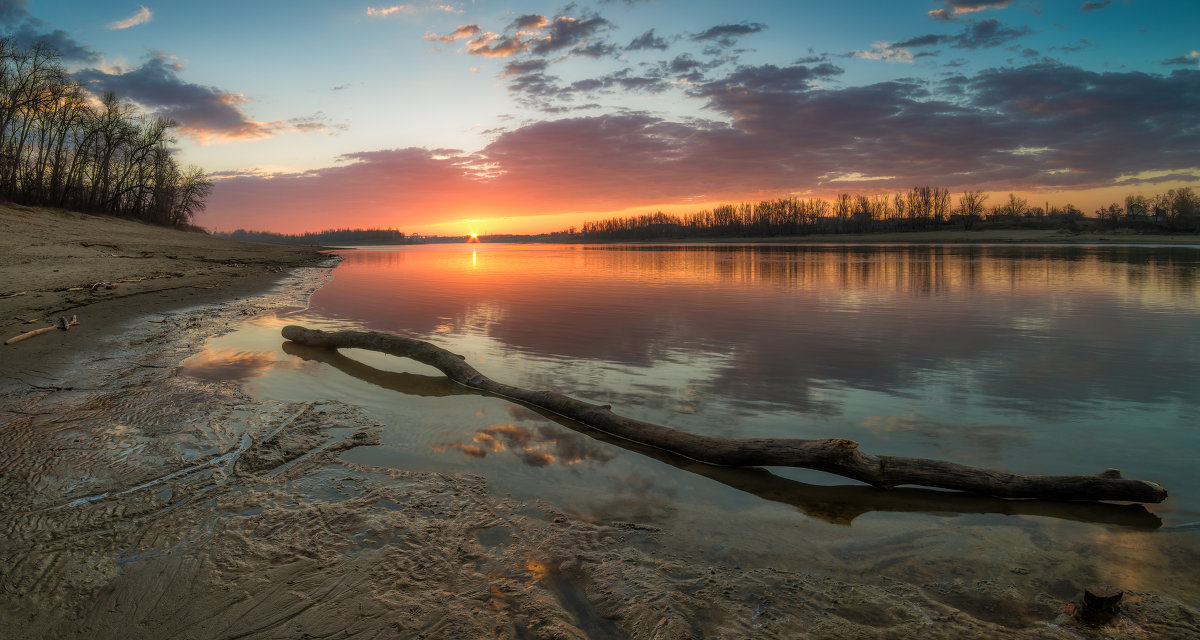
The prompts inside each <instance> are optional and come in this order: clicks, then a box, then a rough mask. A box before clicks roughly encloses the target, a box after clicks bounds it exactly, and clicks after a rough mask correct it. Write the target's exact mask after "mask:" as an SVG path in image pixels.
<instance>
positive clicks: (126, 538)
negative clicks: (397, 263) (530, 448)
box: [0, 258, 1200, 638]
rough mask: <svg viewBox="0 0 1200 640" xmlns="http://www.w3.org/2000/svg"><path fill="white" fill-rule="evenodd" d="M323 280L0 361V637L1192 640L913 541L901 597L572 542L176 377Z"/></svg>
mask: <svg viewBox="0 0 1200 640" xmlns="http://www.w3.org/2000/svg"><path fill="white" fill-rule="evenodd" d="M166 259H168V260H169V259H170V258H166ZM272 266H278V265H277V264H276V265H272ZM232 268H234V269H244V268H245V267H232ZM281 268H282V267H281ZM267 273H274V272H270V271H269V270H268V271H267ZM330 273H331V267H330V266H329V265H326V266H309V267H295V266H294V265H293V266H292V268H290V270H289V271H288V272H287V273H283V272H279V273H274V277H275V279H277V280H278V284H277V286H276V287H275V288H274V289H272V290H270V291H268V292H267V293H255V294H251V293H250V291H252V290H253V287H250V288H248V289H246V290H244V291H242V292H241V293H235V290H234V289H233V288H227V289H222V290H220V291H217V290H207V289H204V290H201V291H206V292H208V291H211V292H213V297H212V298H211V299H208V300H207V301H206V303H205V304H199V305H193V306H189V307H187V308H179V306H180V300H179V299H178V298H176V299H175V300H174V302H173V303H172V304H173V305H174V306H173V308H167V307H163V308H159V309H145V310H143V312H141V313H138V314H129V313H126V314H125V317H124V318H122V319H121V321H120V322H119V323H114V324H112V325H109V326H110V327H111V329H110V330H108V332H107V333H103V334H101V335H98V334H99V332H98V334H90V333H85V332H83V331H77V330H75V329H73V330H72V332H71V333H68V334H63V335H62V336H56V338H57V339H60V340H64V339H65V340H79V341H80V342H79V343H55V342H53V341H48V342H46V343H44V344H45V346H44V347H43V348H45V349H47V351H45V352H43V353H59V354H60V355H59V356H58V357H57V358H48V357H47V356H45V355H43V356H40V358H39V359H34V360H29V361H27V362H26V363H25V364H23V365H19V366H22V367H24V368H20V369H18V368H17V366H18V365H14V363H16V362H17V360H15V359H10V357H9V353H10V352H11V350H9V351H5V352H4V354H5V364H4V373H5V378H4V380H3V383H2V384H0V627H2V628H4V629H5V637H11V638H73V637H78V638H128V637H144V638H168V637H188V638H231V637H249V638H291V637H302V636H304V635H310V636H318V637H333V638H350V637H402V638H407V637H412V638H416V637H429V638H442V637H445V638H450V637H492V638H626V637H631V638H720V637H728V638H733V637H756V638H804V637H811V638H904V637H929V638H1047V637H1049V638H1059V637H1061V638H1080V637H1082V638H1099V637H1115V638H1143V637H1162V638H1188V637H1195V636H1196V635H1198V634H1200V612H1198V611H1197V610H1196V608H1195V606H1194V604H1186V603H1180V602H1178V601H1176V600H1173V599H1171V598H1169V597H1164V596H1160V595H1158V594H1155V593H1151V592H1138V591H1134V590H1131V592H1130V593H1129V595H1128V596H1127V599H1126V603H1125V605H1124V608H1123V610H1122V613H1121V615H1120V616H1119V617H1117V618H1115V619H1114V620H1112V621H1110V622H1109V623H1108V624H1106V625H1101V626H1096V627H1090V626H1087V625H1084V624H1082V623H1081V622H1079V621H1077V620H1076V619H1075V618H1074V617H1073V616H1072V613H1071V610H1070V607H1069V606H1068V605H1070V604H1071V598H1072V597H1073V596H1072V595H1071V594H1072V593H1074V589H1075V587H1074V586H1071V585H1066V586H1055V585H1052V584H1046V585H1042V584H1041V583H1039V582H1037V581H1036V580H1032V581H1031V580H1029V579H1028V578H1036V574H1037V572H1038V571H1037V569H1034V574H1035V575H1033V576H1028V577H1027V576H1026V575H1025V574H1022V573H1021V572H1020V571H1017V570H1016V569H1012V570H1010V569H1009V568H1001V569H999V570H998V571H992V572H991V573H988V572H987V571H985V570H984V569H971V568H965V567H964V568H963V569H962V570H961V571H960V572H959V577H958V578H955V579H946V578H944V577H939V576H944V575H947V574H952V573H953V571H951V570H948V569H947V568H946V567H934V566H925V563H924V561H922V560H921V558H920V555H921V554H920V552H919V547H920V546H921V545H922V544H926V543H928V541H898V542H897V543H896V545H897V549H898V551H897V556H896V558H895V562H896V563H898V565H897V566H899V567H914V568H917V567H923V566H925V569H924V571H925V572H927V575H922V574H921V572H920V570H918V571H916V572H911V571H910V572H909V573H912V574H913V575H911V577H909V578H907V579H904V580H899V579H896V578H895V577H894V575H895V573H896V572H895V571H892V570H890V569H889V568H887V567H884V566H881V567H879V570H878V572H872V573H861V574H854V573H839V572H838V571H836V570H834V569H832V568H831V567H836V566H837V563H836V562H829V561H828V560H823V559H822V558H821V557H820V552H819V551H814V550H809V549H803V548H800V549H787V550H782V549H781V550H779V554H780V558H779V559H778V560H774V559H772V558H765V557H764V558H750V557H746V558H743V561H738V560H737V558H738V556H737V554H723V555H720V556H713V555H709V554H707V553H705V552H704V551H703V549H702V548H700V547H697V546H696V545H695V544H693V543H694V542H695V539H696V537H697V536H698V535H699V536H702V535H703V532H702V531H701V532H695V531H683V530H676V529H674V528H672V527H671V526H669V525H662V526H660V525H658V524H656V523H654V522H652V521H648V522H622V521H608V520H605V521H598V520H595V519H591V520H588V519H583V518H580V517H578V516H577V515H575V514H571V513H568V512H566V511H564V510H563V509H561V508H559V507H557V506H555V505H552V504H548V503H545V502H542V501H537V500H534V501H517V500H512V499H509V498H503V497H500V496H496V495H493V494H492V493H491V492H489V489H488V486H487V483H486V482H485V481H484V480H483V479H482V478H480V477H478V476H473V475H469V474H446V473H436V472H420V473H417V472H411V471H406V470H404V469H396V468H389V467H381V466H370V465H361V464H352V463H349V462H345V461H344V460H342V459H341V458H340V457H339V455H340V454H341V453H342V452H344V451H346V450H348V449H351V448H355V447H360V446H370V445H371V444H373V443H374V442H376V441H377V438H378V434H379V430H380V428H381V426H380V425H379V424H377V423H374V422H373V421H372V419H370V418H369V417H367V416H366V415H365V414H364V413H363V412H362V411H361V410H360V409H358V408H356V407H353V406H349V405H345V404H342V403H339V402H336V401H331V400H323V399H314V400H312V401H307V402H264V401H259V400H256V399H254V398H252V397H249V396H248V395H247V394H246V393H245V391H244V390H243V389H242V388H241V386H240V385H239V384H237V383H236V382H230V381H216V382H214V381H204V380H199V379H196V378H192V377H187V376H181V375H178V370H179V365H180V363H181V362H183V361H184V360H185V359H186V358H188V357H190V356H192V355H194V354H195V353H196V352H197V351H199V350H200V349H201V348H202V346H203V344H204V343H205V341H207V340H209V339H211V338H212V337H214V336H216V335H219V334H221V333H223V332H225V331H228V330H230V328H231V327H235V326H237V325H238V323H239V322H241V321H243V320H244V319H246V318H259V319H264V318H265V319H271V318H273V317H277V318H278V320H279V324H280V326H282V324H285V323H286V316H287V315H288V314H290V313H293V312H295V311H296V310H299V309H302V308H303V307H304V306H305V304H306V300H307V298H308V296H309V295H311V293H312V292H313V291H315V290H316V288H318V287H319V286H320V285H321V284H322V283H323V282H324V281H325V279H326V278H328V277H329V276H330ZM206 275H207V274H206ZM281 275H282V276H285V277H283V278H281V279H280V276H281ZM214 277H216V278H217V279H220V278H223V277H226V276H224V275H220V274H216V275H215V276H214ZM235 277H236V276H235ZM247 282H249V281H247ZM263 288H265V287H263ZM261 290H262V289H261V288H260V291H261ZM68 293H78V292H68ZM140 297H141V298H143V299H149V294H147V295H143V296H140ZM187 297H188V298H191V297H192V296H187ZM197 302H200V301H197ZM81 308H82V307H81ZM126 311H127V310H126ZM117 315H120V314H117ZM88 317H91V313H89V314H88ZM81 320H83V318H82V317H81ZM89 326H90V325H89ZM82 328H83V327H80V329H82ZM42 338H46V336H43V337H41V338H37V339H36V340H41V339H42ZM14 346H19V345H14ZM63 347H70V348H68V349H67V350H66V351H65V352H64V351H55V349H61V348H63ZM75 347H79V348H75ZM304 366H321V365H320V363H311V364H306V365H304ZM749 533H750V532H748V534H749ZM1005 535H1010V536H1014V537H1019V536H1023V535H1024V533H1023V531H1022V530H1021V529H1020V528H1019V527H1009V530H1008V532H1006V533H1005ZM1011 555H1012V556H1013V558H1012V560H1011V561H1010V564H1014V565H1015V564H1016V563H1018V562H1019V563H1020V566H1021V567H1026V566H1031V564H1030V563H1033V562H1042V561H1045V562H1053V561H1054V560H1053V558H1047V559H1044V560H1042V559H1038V558H1037V557H1036V554H1033V555H1031V554H1028V553H1024V552H1021V553H1017V552H1014V553H1012V554H1011ZM783 556H787V559H786V560H784V559H783ZM809 556H811V558H809ZM805 558H809V560H805ZM1002 562H1004V561H997V564H1000V563H1002ZM805 565H807V568H806V567H805ZM1022 571H1025V573H1026V574H1027V573H1029V570H1028V569H1022Z"/></svg>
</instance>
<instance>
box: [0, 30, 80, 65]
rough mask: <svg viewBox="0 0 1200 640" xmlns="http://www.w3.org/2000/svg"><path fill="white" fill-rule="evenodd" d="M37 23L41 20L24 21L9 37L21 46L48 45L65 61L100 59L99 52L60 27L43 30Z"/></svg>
mask: <svg viewBox="0 0 1200 640" xmlns="http://www.w3.org/2000/svg"><path fill="white" fill-rule="evenodd" d="M35 23H36V24H35ZM39 24H41V22H40V21H36V20H35V21H30V22H26V23H25V24H22V25H21V26H20V28H18V29H17V30H16V31H14V32H12V33H11V34H10V36H9V37H11V38H12V40H13V42H14V43H15V44H17V45H18V46H20V47H22V48H32V47H33V46H34V45H37V44H42V45H44V46H47V47H50V48H51V49H54V50H55V51H57V52H58V53H59V54H60V55H62V57H63V60H66V61H74V62H97V61H99V60H100V54H99V53H97V52H96V51H94V50H92V48H91V47H89V46H87V45H84V44H80V43H79V42H78V41H76V40H75V39H74V38H72V37H71V36H70V35H68V34H67V32H65V31H63V30H61V29H55V30H54V31H49V32H44V31H41V30H40V29H39V28H38V26H37V25H39Z"/></svg>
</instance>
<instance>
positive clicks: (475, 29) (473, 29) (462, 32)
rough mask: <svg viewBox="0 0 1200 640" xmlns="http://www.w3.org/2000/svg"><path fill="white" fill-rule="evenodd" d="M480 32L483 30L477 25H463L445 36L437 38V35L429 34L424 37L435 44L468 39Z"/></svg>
mask: <svg viewBox="0 0 1200 640" xmlns="http://www.w3.org/2000/svg"><path fill="white" fill-rule="evenodd" d="M482 31H483V29H482V28H480V26H479V25H477V24H464V25H461V26H459V27H458V28H457V29H455V30H454V31H451V32H450V33H449V34H447V35H444V36H439V35H437V34H434V33H431V34H429V35H427V36H425V39H426V40H433V41H437V42H454V41H455V40H462V39H464V38H470V37H471V36H474V35H477V34H479V33H480V32H482Z"/></svg>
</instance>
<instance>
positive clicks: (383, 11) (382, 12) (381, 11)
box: [367, 4, 412, 18]
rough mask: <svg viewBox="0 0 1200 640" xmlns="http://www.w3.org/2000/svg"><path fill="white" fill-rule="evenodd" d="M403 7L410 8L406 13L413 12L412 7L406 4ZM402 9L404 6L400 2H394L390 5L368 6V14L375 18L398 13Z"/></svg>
mask: <svg viewBox="0 0 1200 640" xmlns="http://www.w3.org/2000/svg"><path fill="white" fill-rule="evenodd" d="M403 8H404V9H408V10H407V11H405V13H411V9H412V8H411V7H408V6H405V7H403ZM401 9H402V7H401V6H400V5H398V4H394V5H392V6H390V7H367V15H369V16H372V17H375V18H382V17H384V16H390V15H392V14H393V13H398V12H400V11H401Z"/></svg>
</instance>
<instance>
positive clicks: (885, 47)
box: [851, 42, 913, 62]
mask: <svg viewBox="0 0 1200 640" xmlns="http://www.w3.org/2000/svg"><path fill="white" fill-rule="evenodd" d="M851 53H852V54H853V55H855V56H857V57H859V58H862V59H864V60H882V61H884V62H912V61H913V53H912V51H910V50H908V49H907V48H904V47H894V46H892V43H890V42H876V43H874V44H872V45H871V48H870V50H863V49H859V50H856V51H853V52H851Z"/></svg>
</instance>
